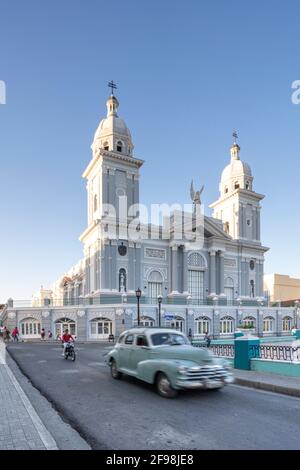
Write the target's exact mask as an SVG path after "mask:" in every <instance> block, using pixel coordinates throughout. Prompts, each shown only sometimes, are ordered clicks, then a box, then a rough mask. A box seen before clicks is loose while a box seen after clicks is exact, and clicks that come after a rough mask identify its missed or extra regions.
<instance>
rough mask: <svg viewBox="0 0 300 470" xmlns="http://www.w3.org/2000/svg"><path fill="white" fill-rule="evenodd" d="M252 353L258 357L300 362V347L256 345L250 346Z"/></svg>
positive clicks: (253, 356) (252, 355) (254, 356)
mask: <svg viewBox="0 0 300 470" xmlns="http://www.w3.org/2000/svg"><path fill="white" fill-rule="evenodd" d="M250 354H251V357H252V358H257V359H267V360H270V361H289V362H300V347H293V346H268V345H255V346H250Z"/></svg>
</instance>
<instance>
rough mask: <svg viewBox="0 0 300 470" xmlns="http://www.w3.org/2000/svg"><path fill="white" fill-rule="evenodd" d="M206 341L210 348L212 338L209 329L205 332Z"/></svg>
mask: <svg viewBox="0 0 300 470" xmlns="http://www.w3.org/2000/svg"><path fill="white" fill-rule="evenodd" d="M204 341H205V342H206V346H207V347H208V348H209V347H210V343H211V339H210V336H209V334H208V331H207V332H206V333H205V336H204Z"/></svg>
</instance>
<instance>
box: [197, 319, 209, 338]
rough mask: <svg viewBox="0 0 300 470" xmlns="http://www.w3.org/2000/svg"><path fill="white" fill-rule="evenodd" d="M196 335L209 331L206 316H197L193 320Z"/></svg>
mask: <svg viewBox="0 0 300 470" xmlns="http://www.w3.org/2000/svg"><path fill="white" fill-rule="evenodd" d="M195 333H196V335H205V333H208V334H209V333H210V319H209V318H208V317H198V318H196V320H195Z"/></svg>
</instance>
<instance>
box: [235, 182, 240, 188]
mask: <svg viewBox="0 0 300 470" xmlns="http://www.w3.org/2000/svg"><path fill="white" fill-rule="evenodd" d="M239 187H240V183H239V182H238V181H236V182H235V183H234V189H239Z"/></svg>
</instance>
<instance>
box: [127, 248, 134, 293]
mask: <svg viewBox="0 0 300 470" xmlns="http://www.w3.org/2000/svg"><path fill="white" fill-rule="evenodd" d="M128 245H129V246H128V259H129V268H128V271H129V272H128V279H127V291H130V290H131V291H133V290H135V285H134V271H135V270H134V265H135V262H134V260H135V250H134V244H133V243H132V242H129V244H128Z"/></svg>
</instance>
